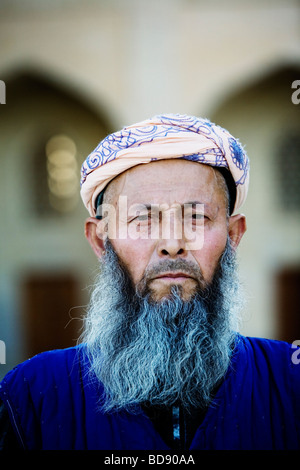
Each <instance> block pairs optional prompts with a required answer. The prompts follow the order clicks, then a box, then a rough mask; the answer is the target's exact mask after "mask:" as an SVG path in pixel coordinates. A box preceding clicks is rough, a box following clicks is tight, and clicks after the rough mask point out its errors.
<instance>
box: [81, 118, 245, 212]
mask: <svg viewBox="0 0 300 470" xmlns="http://www.w3.org/2000/svg"><path fill="white" fill-rule="evenodd" d="M172 158H177V159H178V158H179V159H185V160H190V161H193V162H198V163H203V164H206V165H210V166H213V167H215V168H217V169H219V170H220V171H222V170H223V171H222V172H223V174H224V175H225V174H228V175H229V177H230V180H231V182H232V184H233V189H234V198H233V204H232V207H231V213H232V212H235V211H237V210H238V209H239V208H240V207H241V205H242V204H243V202H244V201H245V199H246V196H247V191H248V185H249V160H248V157H247V155H246V153H245V151H244V150H243V147H242V146H241V144H240V143H239V142H238V140H237V139H235V138H234V137H233V136H232V135H231V134H229V132H228V131H226V130H225V129H223V128H222V127H220V126H217V125H215V124H213V123H212V122H210V121H209V120H207V119H201V118H197V117H193V116H187V115H180V114H164V115H160V116H155V117H153V118H152V119H149V120H146V121H142V122H139V123H137V124H133V125H131V126H127V127H124V128H123V129H122V130H120V131H118V132H115V133H114V134H110V135H108V136H107V137H106V138H105V139H104V140H102V141H101V142H100V143H99V145H98V146H97V147H96V148H95V150H94V151H93V152H92V153H91V154H90V155H89V156H88V157H87V159H86V160H85V161H84V163H83V165H82V167H81V197H82V199H83V202H84V204H85V206H86V208H87V209H88V211H89V213H90V215H91V216H95V214H96V209H97V208H96V199H97V197H98V196H99V194H101V193H102V192H103V190H104V189H105V187H106V186H107V185H108V183H109V182H110V181H111V180H112V179H114V178H115V177H116V176H117V175H119V174H120V173H123V172H124V171H126V170H128V169H129V168H132V167H134V166H136V165H140V164H142V163H150V162H153V161H155V160H167V159H172ZM226 170H227V171H226ZM225 179H226V181H227V184H228V178H225ZM230 193H231V196H232V191H230ZM102 194H103V193H102Z"/></svg>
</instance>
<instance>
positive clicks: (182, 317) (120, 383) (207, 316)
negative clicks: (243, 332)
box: [81, 240, 243, 413]
mask: <svg viewBox="0 0 300 470" xmlns="http://www.w3.org/2000/svg"><path fill="white" fill-rule="evenodd" d="M100 266H101V269H100V273H99V275H98V279H97V281H96V284H95V286H94V290H93V292H92V295H91V300H90V304H89V307H88V311H87V315H86V318H85V326H84V332H83V335H82V336H81V340H82V342H84V343H85V344H86V348H85V350H86V354H87V356H88V359H89V364H90V373H91V377H93V378H94V380H95V381H96V383H98V384H99V382H100V383H101V384H102V386H103V390H104V391H103V393H102V394H101V398H100V405H101V409H102V411H104V412H112V411H120V410H126V411H129V412H131V413H137V412H140V410H141V408H140V406H141V405H143V404H147V406H153V405H156V406H162V405H163V406H171V405H172V404H174V403H178V402H180V404H181V406H182V407H184V408H185V409H187V410H191V409H192V408H193V407H200V408H205V407H207V406H208V404H209V403H210V402H211V400H212V396H213V391H214V390H215V389H216V387H217V386H218V384H219V383H220V382H221V380H222V378H223V377H224V376H225V374H226V371H227V369H228V366H229V364H230V358H231V355H232V351H233V349H234V343H235V338H236V333H237V331H238V323H239V314H238V313H239V311H240V308H241V305H242V303H243V299H242V295H241V289H240V285H239V281H238V276H237V269H236V260H235V253H234V251H233V249H232V248H231V245H230V242H229V240H228V242H227V245H226V249H225V251H224V253H223V254H222V256H221V257H220V260H219V263H218V266H217V269H216V271H215V274H214V277H213V280H212V282H211V283H210V284H209V285H205V286H204V285H203V282H202V285H201V282H199V285H198V288H197V290H196V293H195V294H194V295H193V297H192V298H191V299H190V300H188V301H186V300H185V301H184V300H182V297H181V294H182V292H181V288H180V286H179V287H178V286H173V287H172V288H171V295H170V296H168V298H165V299H163V300H162V301H159V302H154V301H153V300H151V296H150V293H149V291H148V290H147V287H145V288H144V291H143V292H139V289H137V288H136V287H135V286H134V284H133V282H132V280H131V277H130V275H129V273H128V271H127V269H126V268H125V267H124V266H123V265H122V263H121V261H120V260H119V259H118V256H117V254H116V253H115V251H114V249H113V247H112V245H111V243H110V242H109V241H108V242H107V243H106V254H105V255H104V256H103V257H102V259H101V261H100Z"/></svg>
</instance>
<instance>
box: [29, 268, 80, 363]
mask: <svg viewBox="0 0 300 470" xmlns="http://www.w3.org/2000/svg"><path fill="white" fill-rule="evenodd" d="M23 295H24V304H23V305H24V307H23V323H24V330H25V337H26V344H25V348H26V355H27V356H28V357H32V356H34V355H35V354H38V353H40V352H42V351H46V350H50V349H57V348H65V347H69V346H74V345H75V344H76V340H77V338H78V335H79V333H80V327H81V321H80V319H79V316H80V312H79V311H78V309H76V308H74V307H76V306H78V282H77V280H76V279H75V278H74V277H73V276H72V275H71V274H61V273H58V274H32V275H28V276H27V278H26V279H25V280H24V284H23Z"/></svg>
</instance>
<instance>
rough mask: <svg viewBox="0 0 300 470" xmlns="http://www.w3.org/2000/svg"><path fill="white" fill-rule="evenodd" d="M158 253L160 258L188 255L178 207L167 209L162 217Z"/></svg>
mask: <svg viewBox="0 0 300 470" xmlns="http://www.w3.org/2000/svg"><path fill="white" fill-rule="evenodd" d="M157 254H158V256H159V257H160V258H177V257H185V256H186V255H187V249H186V242H185V239H184V236H183V230H182V218H181V211H180V210H179V209H178V208H177V207H176V208H175V209H174V208H171V209H170V210H167V211H166V212H165V216H164V217H162V220H161V231H160V237H159V241H158V244H157Z"/></svg>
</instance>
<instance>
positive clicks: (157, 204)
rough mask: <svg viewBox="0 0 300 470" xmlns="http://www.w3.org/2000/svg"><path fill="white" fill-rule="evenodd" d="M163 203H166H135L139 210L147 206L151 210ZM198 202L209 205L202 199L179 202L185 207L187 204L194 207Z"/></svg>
mask: <svg viewBox="0 0 300 470" xmlns="http://www.w3.org/2000/svg"><path fill="white" fill-rule="evenodd" d="M162 204H164V203H161V204H160V203H153V204H146V203H137V204H136V205H135V204H134V205H135V206H136V209H137V210H138V209H139V208H141V209H145V208H146V209H147V210H148V211H149V210H151V208H152V207H153V206H160V205H162ZM198 204H199V205H202V206H204V205H206V206H207V205H208V203H204V202H200V201H187V202H184V203H183V204H179V205H180V206H181V207H183V206H185V205H190V206H193V207H194V206H196V205H198Z"/></svg>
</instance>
